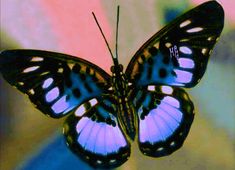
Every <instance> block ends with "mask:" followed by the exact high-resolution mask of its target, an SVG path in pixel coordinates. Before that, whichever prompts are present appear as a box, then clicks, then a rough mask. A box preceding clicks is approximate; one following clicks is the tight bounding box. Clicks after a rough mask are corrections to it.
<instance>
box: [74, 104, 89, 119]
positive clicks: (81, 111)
mask: <svg viewBox="0 0 235 170" xmlns="http://www.w3.org/2000/svg"><path fill="white" fill-rule="evenodd" d="M85 112H86V108H85V106H84V105H83V104H82V105H81V106H79V107H78V108H77V110H76V111H75V115H76V116H78V117H81V116H83V115H84V113H85Z"/></svg>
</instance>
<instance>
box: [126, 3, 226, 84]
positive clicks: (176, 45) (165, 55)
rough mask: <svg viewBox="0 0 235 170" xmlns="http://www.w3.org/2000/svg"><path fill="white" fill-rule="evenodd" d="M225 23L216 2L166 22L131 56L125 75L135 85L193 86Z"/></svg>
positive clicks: (202, 72) (199, 76)
mask: <svg viewBox="0 0 235 170" xmlns="http://www.w3.org/2000/svg"><path fill="white" fill-rule="evenodd" d="M223 24H224V12H223V9H222V7H221V6H220V4H218V3H217V2H216V1H209V2H206V3H204V4H202V5H200V6H198V7H196V8H194V9H192V10H190V11H189V12H187V13H185V14H184V15H182V16H180V17H178V18H177V19H175V20H174V21H173V22H171V23H170V24H168V25H167V26H166V27H164V28H163V29H162V30H160V31H159V32H158V33H156V34H155V35H154V36H153V37H152V38H150V39H149V40H148V41H147V42H146V43H145V44H144V45H143V46H142V47H141V48H140V49H139V50H138V51H137V52H136V54H135V55H134V57H133V58H132V60H131V62H130V63H129V65H128V67H127V69H126V75H127V77H128V78H129V80H130V81H131V82H134V83H135V84H136V86H146V85H149V84H155V85H156V84H159V85H162V84H165V85H172V86H182V87H193V86H195V85H196V84H197V83H198V82H199V80H200V79H201V78H202V76H203V74H204V73H205V70H206V66H207V62H208V59H209V55H210V53H211V52H212V48H213V47H214V45H215V43H216V41H217V39H218V37H219V35H220V33H221V31H222V29H223Z"/></svg>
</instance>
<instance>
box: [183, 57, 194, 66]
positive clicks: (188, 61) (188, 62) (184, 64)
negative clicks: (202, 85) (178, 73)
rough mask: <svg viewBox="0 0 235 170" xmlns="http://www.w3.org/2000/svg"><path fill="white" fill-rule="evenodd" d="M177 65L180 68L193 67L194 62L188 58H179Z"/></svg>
mask: <svg viewBox="0 0 235 170" xmlns="http://www.w3.org/2000/svg"><path fill="white" fill-rule="evenodd" d="M179 66H180V67H182V68H194V67H195V64H194V61H193V60H191V59H188V58H180V59H179Z"/></svg>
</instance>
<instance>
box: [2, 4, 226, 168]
mask: <svg viewBox="0 0 235 170" xmlns="http://www.w3.org/2000/svg"><path fill="white" fill-rule="evenodd" d="M118 9H119V8H118ZM118 11H119V10H118ZM94 17H95V16H94ZM95 19H96V17H95ZM96 21H97V20H96ZM97 24H98V22H97ZM117 25H118V24H117ZM223 25H224V11H223V8H222V6H221V5H220V4H219V3H217V2H216V1H208V2H205V3H203V4H201V5H199V6H198V7H196V8H194V9H192V10H190V11H188V12H187V13H185V14H183V15H181V16H180V17H178V18H176V19H175V20H173V21H172V22H171V23H170V24H168V25H167V26H165V27H164V28H163V29H161V30H160V31H159V32H157V33H156V34H155V35H153V36H152V37H151V38H150V39H149V40H148V41H147V42H146V43H145V44H144V45H143V46H142V47H141V48H140V49H139V50H138V51H137V52H136V53H135V55H134V56H133V58H132V59H131V61H130V63H129V64H128V66H127V68H126V70H125V72H124V71H123V66H122V65H121V64H119V61H118V57H117V55H116V56H113V55H112V52H111V55H112V58H113V61H114V64H113V66H112V67H111V72H112V75H109V74H108V73H106V72H105V71H104V70H103V69H101V68H100V67H98V66H96V65H95V64H92V63H90V62H89V61H86V60H84V59H81V58H78V57H74V56H70V55H66V54H61V53H56V52H49V51H40V50H6V51H3V52H1V54H0V71H1V73H2V75H3V77H4V78H5V79H6V81H7V82H9V83H10V84H11V85H13V86H15V87H16V88H17V89H18V90H20V91H21V92H23V93H25V94H27V95H28V97H29V99H30V100H31V102H32V103H33V104H34V105H35V106H36V108H37V109H39V110H40V111H42V113H44V114H46V115H47V116H50V117H52V118H61V117H64V116H66V115H68V117H67V119H66V121H65V123H64V127H63V133H64V136H65V139H66V143H67V145H68V147H69V148H70V149H71V151H72V152H73V153H75V154H76V155H78V157H79V158H81V159H83V160H84V161H86V162H87V163H89V164H90V165H91V166H93V167H96V168H114V167H118V166H120V165H122V164H123V163H124V162H126V161H127V160H128V158H129V156H130V152H131V151H130V147H131V141H134V140H135V139H137V140H138V145H139V149H140V151H141V152H142V153H143V154H144V155H147V156H151V157H161V156H166V155H169V154H171V153H173V152H174V151H176V150H177V149H179V148H180V147H181V146H182V145H183V142H184V140H185V138H186V137H187V135H188V133H189V130H190V127H191V124H192V122H193V119H194V114H195V113H194V105H193V103H192V101H191V100H190V98H189V95H188V94H187V93H186V92H185V90H184V89H183V88H191V87H194V86H195V85H196V84H197V83H198V82H199V81H200V79H201V78H202V76H203V74H204V73H205V70H206V67H207V62H208V59H209V56H210V54H211V52H212V49H213V47H214V45H215V43H216V42H217V40H218V37H219V36H220V34H221V32H222V29H223ZM98 26H99V24H98ZM99 27H100V26H99ZM100 30H101V28H100ZM101 33H102V35H103V32H102V30H101ZM103 36H104V35H103ZM104 38H105V37H104ZM105 40H106V39H105ZM108 47H109V46H108ZM109 50H110V48H109Z"/></svg>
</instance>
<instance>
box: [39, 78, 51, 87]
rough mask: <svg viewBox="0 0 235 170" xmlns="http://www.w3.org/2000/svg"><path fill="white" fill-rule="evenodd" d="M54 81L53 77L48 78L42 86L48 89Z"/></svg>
mask: <svg viewBox="0 0 235 170" xmlns="http://www.w3.org/2000/svg"><path fill="white" fill-rule="evenodd" d="M52 83H53V78H48V79H46V80H45V81H44V82H43V85H42V88H43V89H46V88H48V87H49V86H50V85H51V84H52Z"/></svg>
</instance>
